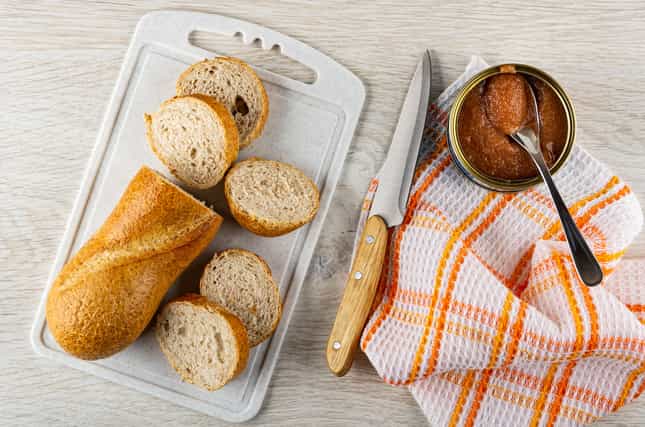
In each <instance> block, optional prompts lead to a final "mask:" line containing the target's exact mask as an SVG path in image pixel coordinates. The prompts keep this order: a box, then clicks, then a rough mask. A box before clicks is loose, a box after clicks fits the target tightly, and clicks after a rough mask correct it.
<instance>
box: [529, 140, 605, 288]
mask: <svg viewBox="0 0 645 427" xmlns="http://www.w3.org/2000/svg"><path fill="white" fill-rule="evenodd" d="M529 154H530V155H531V158H533V162H534V163H535V165H536V166H537V168H538V171H539V172H540V175H542V179H543V180H544V182H545V183H546V186H547V187H548V188H549V191H550V192H551V198H552V199H553V203H554V204H555V207H556V209H557V210H558V214H559V215H560V222H562V228H563V229H564V234H565V236H567V242H568V243H569V248H570V249H571V256H572V257H573V262H574V263H575V265H576V270H578V275H579V276H580V278H581V279H582V281H583V282H584V283H585V285H587V286H596V285H597V284H599V283H600V282H601V281H602V269H601V268H600V264H599V263H598V260H597V259H596V257H595V256H594V254H593V252H592V251H591V249H589V246H588V245H587V242H586V241H585V239H584V237H583V236H582V233H581V232H580V229H579V228H578V226H577V225H576V223H575V221H574V220H573V218H572V217H571V214H570V213H569V209H567V205H566V204H565V203H564V200H562V196H560V192H559V191H558V189H557V187H556V186H555V183H554V182H553V178H552V177H551V173H550V172H549V168H548V167H547V165H546V163H545V162H544V157H542V153H540V152H539V151H538V152H537V153H535V152H529Z"/></svg>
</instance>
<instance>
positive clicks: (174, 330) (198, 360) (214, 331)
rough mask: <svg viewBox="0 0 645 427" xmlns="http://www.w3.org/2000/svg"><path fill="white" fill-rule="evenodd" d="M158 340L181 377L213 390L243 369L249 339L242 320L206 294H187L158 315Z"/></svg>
mask: <svg viewBox="0 0 645 427" xmlns="http://www.w3.org/2000/svg"><path fill="white" fill-rule="evenodd" d="M155 335H156V337H157V341H158V342H159V346H160V347H161V351H162V352H163V353H164V355H165V356H166V359H167V360H168V362H169V363H170V365H171V366H172V367H173V369H174V370H175V371H177V373H178V374H179V375H180V376H181V378H182V379H183V380H184V381H186V382H188V383H191V384H195V385H197V386H199V387H202V388H205V389H207V390H210V391H213V390H217V389H218V388H221V387H222V386H224V384H226V383H227V382H229V381H230V380H232V379H233V378H235V377H236V376H237V375H238V374H239V373H240V372H242V371H243V370H244V367H245V366H246V362H247V359H248V357H249V341H248V337H247V335H246V330H245V329H244V325H242V322H240V320H239V319H238V318H237V317H235V316H234V315H232V314H231V313H229V312H228V311H226V310H225V309H224V308H222V307H220V306H218V305H217V304H215V303H212V302H210V301H208V299H206V297H203V296H200V295H196V294H186V295H184V296H181V297H179V298H176V299H174V300H172V301H171V302H169V303H168V304H166V305H165V306H164V308H163V309H162V310H161V312H160V313H159V316H158V317H157V327H156V331H155Z"/></svg>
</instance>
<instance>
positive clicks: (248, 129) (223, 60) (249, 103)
mask: <svg viewBox="0 0 645 427" xmlns="http://www.w3.org/2000/svg"><path fill="white" fill-rule="evenodd" d="M176 89H177V95H180V96H182V95H192V94H195V93H203V94H205V95H209V96H212V97H213V98H215V99H216V100H217V101H219V102H221V103H222V104H224V105H225V106H226V108H227V109H228V110H229V111H230V112H231V114H232V115H233V118H234V119H235V124H236V125H237V129H238V131H239V132H240V148H244V147H246V146H248V145H249V144H250V143H251V142H252V141H253V140H254V139H257V138H258V137H259V136H260V134H261V133H262V129H263V128H264V124H265V123H266V121H267V117H269V98H268V97H267V93H266V90H264V86H263V85H262V81H261V80H260V78H259V77H258V76H257V74H255V72H254V71H253V69H252V68H251V67H249V66H248V65H247V64H246V63H245V62H243V61H240V60H239V59H236V58H229V57H218V58H213V59H206V60H204V61H202V62H198V63H197V64H193V65H191V66H190V67H188V69H187V70H186V71H184V72H183V73H182V74H181V75H180V76H179V79H178V80H177V87H176Z"/></svg>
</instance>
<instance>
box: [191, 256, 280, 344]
mask: <svg viewBox="0 0 645 427" xmlns="http://www.w3.org/2000/svg"><path fill="white" fill-rule="evenodd" d="M199 293H201V294H202V295H204V296H205V297H207V298H208V299H209V300H210V301H213V302H215V303H216V304H218V305H220V306H222V307H224V308H225V309H227V310H228V311H230V312H231V313H233V314H234V315H236V316H237V317H239V318H240V320H241V321H242V323H244V326H245V327H246V330H247V332H248V334H249V344H250V346H251V347H255V346H256V345H258V344H260V343H261V342H262V341H264V340H266V339H267V338H269V337H270V336H271V334H272V333H273V331H274V330H275V328H276V327H277V326H278V322H279V320H280V315H281V314H282V304H281V303H280V291H279V290H278V286H277V285H276V283H275V282H274V281H273V277H272V276H271V269H270V268H269V266H268V265H267V263H266V261H264V260H263V259H262V258H260V257H259V256H258V255H256V254H254V253H253V252H249V251H247V250H244V249H228V250H225V251H222V252H220V253H218V254H215V256H214V257H213V259H212V260H211V262H209V263H208V265H207V266H206V268H205V269H204V274H203V275H202V278H201V280H200V281H199Z"/></svg>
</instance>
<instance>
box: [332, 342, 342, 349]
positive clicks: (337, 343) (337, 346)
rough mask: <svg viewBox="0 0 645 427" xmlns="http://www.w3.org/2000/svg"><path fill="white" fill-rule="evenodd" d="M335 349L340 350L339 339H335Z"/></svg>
mask: <svg viewBox="0 0 645 427" xmlns="http://www.w3.org/2000/svg"><path fill="white" fill-rule="evenodd" d="M331 346H332V348H333V349H334V350H340V342H339V341H334V343H333V344H332V345H331Z"/></svg>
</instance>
